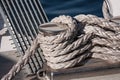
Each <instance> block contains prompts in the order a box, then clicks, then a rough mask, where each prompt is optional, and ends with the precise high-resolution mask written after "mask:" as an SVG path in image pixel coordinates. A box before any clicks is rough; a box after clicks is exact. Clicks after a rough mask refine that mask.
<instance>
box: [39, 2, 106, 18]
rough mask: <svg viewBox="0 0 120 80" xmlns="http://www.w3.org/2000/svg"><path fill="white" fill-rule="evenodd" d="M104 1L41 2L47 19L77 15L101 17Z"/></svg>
mask: <svg viewBox="0 0 120 80" xmlns="http://www.w3.org/2000/svg"><path fill="white" fill-rule="evenodd" d="M103 1H104V0H41V3H42V5H43V8H44V10H45V12H46V14H47V16H48V18H49V20H51V19H52V18H54V17H56V16H59V15H70V16H75V15H78V14H93V15H97V16H99V17H103V15H102V5H103Z"/></svg>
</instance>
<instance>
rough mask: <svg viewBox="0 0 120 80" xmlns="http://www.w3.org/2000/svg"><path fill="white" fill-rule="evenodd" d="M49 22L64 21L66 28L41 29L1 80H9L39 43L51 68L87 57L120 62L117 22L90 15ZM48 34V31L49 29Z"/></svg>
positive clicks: (68, 66) (67, 64)
mask: <svg viewBox="0 0 120 80" xmlns="http://www.w3.org/2000/svg"><path fill="white" fill-rule="evenodd" d="M51 22H52V23H55V24H61V26H62V25H66V26H67V28H66V30H64V31H62V32H60V33H57V34H54V35H47V34H46V33H45V32H44V31H40V32H39V34H38V36H37V38H36V39H35V40H34V41H33V45H32V46H31V47H30V48H28V50H27V51H26V53H25V55H24V56H23V57H22V59H20V60H19V61H18V62H17V64H16V65H14V66H13V67H12V69H11V70H10V72H9V73H8V74H7V75H5V77H3V78H2V80H10V79H11V78H12V77H13V76H15V74H16V73H18V72H19V71H20V69H21V68H22V67H23V66H24V65H25V64H26V63H27V62H28V60H29V58H30V56H32V55H33V54H34V53H35V49H36V48H37V47H38V46H39V47H40V48H41V49H42V51H43V55H44V57H45V59H46V63H47V66H49V67H50V68H52V69H65V68H70V67H74V66H76V65H78V64H79V65H82V63H83V62H84V60H85V59H87V58H88V57H94V58H100V59H104V60H107V61H109V62H111V63H120V46H119V44H120V33H119V32H120V26H119V25H118V24H116V23H113V22H109V21H108V20H106V19H103V18H99V17H97V16H93V15H78V16H75V17H74V18H72V17H70V16H59V17H56V18H54V19H53V20H52V21H51ZM48 34H49V33H48Z"/></svg>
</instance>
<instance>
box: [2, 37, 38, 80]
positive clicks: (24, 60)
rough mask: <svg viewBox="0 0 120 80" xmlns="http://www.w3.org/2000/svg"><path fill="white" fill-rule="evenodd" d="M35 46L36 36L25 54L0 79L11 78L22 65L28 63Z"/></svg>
mask: <svg viewBox="0 0 120 80" xmlns="http://www.w3.org/2000/svg"><path fill="white" fill-rule="evenodd" d="M37 47H38V40H37V38H36V39H35V40H34V41H33V43H32V46H31V47H29V48H28V49H27V50H26V52H25V55H24V56H23V57H21V58H20V59H19V60H18V62H17V63H16V64H15V65H14V66H13V67H12V68H11V69H10V71H9V72H8V73H7V74H6V75H5V76H4V77H3V78H2V79H1V80H11V79H12V77H13V76H15V75H16V74H17V73H18V72H19V71H20V70H21V69H22V67H23V66H25V65H26V64H27V63H28V61H29V59H30V57H31V56H32V55H33V54H34V53H35V50H36V48H37Z"/></svg>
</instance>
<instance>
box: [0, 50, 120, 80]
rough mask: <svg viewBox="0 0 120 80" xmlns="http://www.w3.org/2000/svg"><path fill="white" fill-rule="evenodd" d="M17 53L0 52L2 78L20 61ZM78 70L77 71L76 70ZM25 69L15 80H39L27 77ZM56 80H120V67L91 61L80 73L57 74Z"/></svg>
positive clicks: (99, 61) (0, 75) (0, 74)
mask: <svg viewBox="0 0 120 80" xmlns="http://www.w3.org/2000/svg"><path fill="white" fill-rule="evenodd" d="M18 59H19V55H17V54H16V51H7V52H0V78H1V77H2V76H3V75H5V74H6V73H7V72H8V71H9V69H10V68H11V67H12V66H13V65H14V64H15V63H16V62H17V61H18ZM76 70H77V69H76ZM24 71H25V70H24V69H23V70H22V71H21V72H20V73H18V74H17V76H16V77H15V78H14V80H37V79H35V77H36V76H35V75H34V76H29V77H26V76H27V74H26V73H25V72H24ZM54 80H120V67H118V65H110V64H107V63H106V62H103V61H101V60H98V59H97V60H90V61H88V62H87V63H86V64H85V65H84V66H82V67H81V68H79V71H75V70H74V71H73V72H72V71H70V73H63V72H61V74H57V75H55V76H54Z"/></svg>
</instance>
